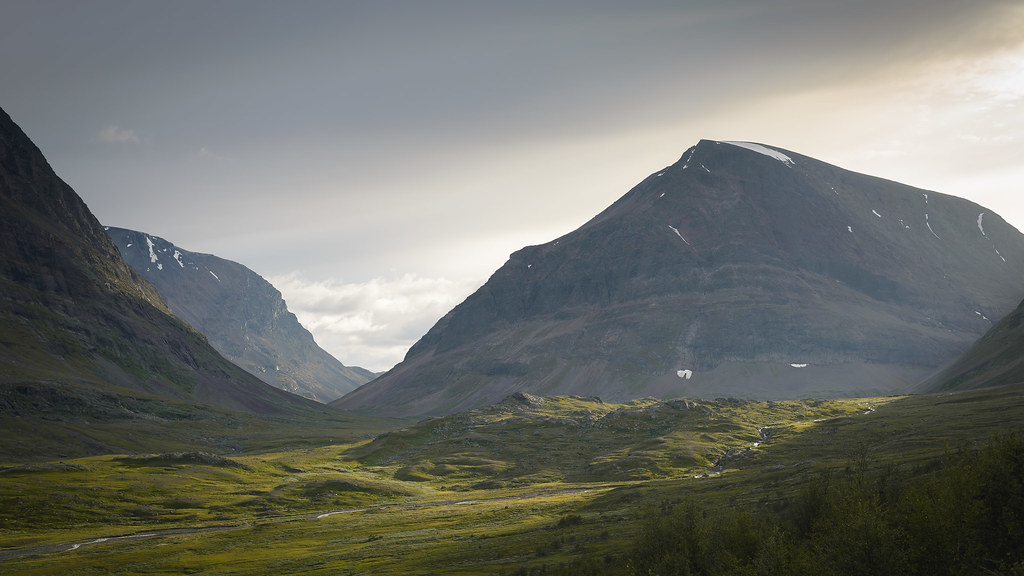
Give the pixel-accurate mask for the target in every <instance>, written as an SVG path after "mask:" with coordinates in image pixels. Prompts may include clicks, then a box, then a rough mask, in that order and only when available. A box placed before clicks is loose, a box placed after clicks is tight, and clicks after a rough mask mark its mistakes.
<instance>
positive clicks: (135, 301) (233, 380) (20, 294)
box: [0, 110, 322, 446]
mask: <svg viewBox="0 0 1024 576" xmlns="http://www.w3.org/2000/svg"><path fill="white" fill-rule="evenodd" d="M0 213H3V215H4V217H3V220H2V224H3V225H2V226H0V302H2V303H3V306H2V308H0V367H2V369H0V419H3V420H5V422H7V423H12V424H13V425H15V426H16V427H21V429H23V430H27V431H29V432H32V433H45V434H49V435H51V436H50V437H51V438H52V437H58V438H59V437H66V438H68V439H69V442H68V443H69V444H79V443H80V442H79V440H80V438H78V436H80V432H72V431H71V430H70V429H68V428H67V427H66V426H65V424H66V423H68V422H72V421H74V422H83V421H84V422H86V423H90V422H92V423H95V424H96V425H107V424H111V423H112V421H113V420H131V419H139V418H155V419H157V420H160V419H162V418H164V415H166V414H167V413H171V412H173V413H175V414H178V417H180V416H181V412H180V411H179V408H177V407H180V406H185V405H188V406H195V407H201V409H202V410H207V411H208V410H209V409H210V408H213V409H216V410H232V411H236V412H239V413H248V414H264V415H299V414H301V415H309V414H313V413H319V412H321V410H322V409H321V408H320V406H319V405H318V404H316V403H314V402H312V401H309V400H306V399H304V398H300V397H298V396H295V395H292V394H288V393H286V392H283V391H280V390H277V389H275V388H272V387H270V386H267V385H266V384H264V383H263V382H261V381H259V380H258V379H256V378H255V377H253V376H250V375H249V374H248V373H246V372H244V371H242V370H241V369H240V368H238V367H236V366H235V365H233V364H231V363H230V362H228V361H227V360H225V359H224V358H222V357H221V356H220V355H219V354H218V353H217V352H216V351H215V350H213V348H211V347H210V346H209V344H208V343H207V341H206V339H205V338H204V337H203V336H202V335H201V334H199V333H198V332H196V331H195V330H193V329H192V328H190V327H189V326H187V325H186V324H184V323H183V322H181V321H180V320H178V319H177V318H175V317H174V316H173V315H172V314H171V313H170V311H169V309H168V308H167V306H166V305H165V304H164V302H163V300H162V299H161V298H160V296H159V294H158V293H157V291H156V289H155V288H153V287H152V286H151V285H150V284H149V283H148V282H146V281H145V280H143V279H142V278H141V277H139V275H138V274H136V273H135V271H134V270H133V269H132V268H131V267H130V266H128V264H127V263H126V262H125V261H124V259H123V258H121V255H120V254H119V253H118V251H117V248H116V247H115V246H114V243H113V241H112V240H111V239H110V238H109V236H107V234H106V232H105V231H104V229H103V227H102V226H101V225H100V223H99V221H98V220H97V219H96V218H95V216H94V215H93V214H92V212H91V211H90V210H89V208H88V207H87V206H86V204H85V202H83V201H82V199H81V198H80V197H79V196H78V195H77V194H76V193H75V191H74V190H73V189H72V188H71V187H70V186H68V185H67V184H66V183H65V182H64V181H63V180H61V179H60V178H59V177H58V176H57V175H56V173H55V172H54V171H53V169H52V168H51V167H50V165H49V163H48V162H47V161H46V159H45V158H44V157H43V154H42V152H41V151H40V150H39V149H38V148H37V147H36V146H35V144H33V143H32V141H31V140H30V139H29V138H28V136H27V135H25V133H24V132H23V131H22V130H21V128H20V127H18V126H17V124H15V123H14V121H13V120H12V119H11V117H10V116H9V115H8V114H7V113H6V112H5V111H3V110H0ZM172 405H173V406H176V408H173V409H172V408H169V407H170V406H172ZM161 414H163V415H161ZM30 422H34V424H29V423H30ZM112 425H115V424H112ZM72 437H74V440H73V441H71V439H72ZM100 444H103V443H102V442H100V441H96V442H94V443H93V446H99V445H100ZM104 445H105V444H104Z"/></svg>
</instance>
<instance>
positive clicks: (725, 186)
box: [333, 140, 1024, 415]
mask: <svg viewBox="0 0 1024 576" xmlns="http://www.w3.org/2000/svg"><path fill="white" fill-rule="evenodd" d="M1022 281H1024V236H1022V235H1021V233H1020V232H1019V231H1018V230H1016V229H1015V228H1014V227H1013V226H1011V225H1009V224H1008V223H1006V222H1005V221H1004V220H1003V219H1002V218H1000V217H999V215H997V214H995V213H993V212H992V211H991V210H988V209H986V208H983V207H981V206H979V205H977V204H975V203H973V202H969V201H967V200H963V199H960V198H956V197H953V196H948V195H945V194H939V193H936V192H931V191H926V190H921V189H917V188H913V187H911V186H907V185H903V184H899V183H896V182H892V181H888V180H883V179H880V178H876V177H871V176H867V175H863V174H858V173H854V172H850V171H847V170H843V169H841V168H839V167H836V166H833V165H829V164H826V163H824V162H821V161H818V160H815V159H813V158H809V157H806V156H802V155H799V154H796V153H793V152H790V151H788V150H783V149H779V148H773V147H769V146H764V145H761V144H754V143H748V142H718V141H710V140H702V141H700V142H699V143H698V144H697V145H695V146H693V147H691V148H690V149H688V150H687V151H686V152H685V153H684V154H683V156H682V157H681V158H680V160H679V161H678V162H676V163H675V164H673V165H671V166H669V167H667V168H665V169H664V170H660V171H658V172H656V173H654V174H652V175H650V176H649V177H647V178H646V179H644V180H643V181H642V182H640V183H639V184H638V185H636V186H635V187H634V188H633V189H632V190H630V191H629V192H628V193H627V194H626V195H625V196H623V197H622V198H621V199H619V200H618V201H616V202H615V203H614V204H612V205H611V206H610V207H609V208H607V209H606V210H604V211H603V212H602V213H600V214H599V215H597V216H596V217H595V218H593V219H592V220H590V221H589V222H587V223H586V224H584V225H583V226H582V227H580V228H579V229H577V230H576V231H574V232H572V233H570V234H567V235H565V236H563V237H561V238H558V239H556V240H554V241H552V242H549V243H547V244H543V245H540V246H530V247H526V248H523V249H522V250H519V251H518V252H516V253H514V254H512V255H511V257H510V258H509V260H508V261H507V262H506V263H505V264H504V265H503V266H502V267H501V268H500V269H499V270H497V271H496V272H495V273H494V274H493V275H492V276H491V278H490V279H489V280H488V281H487V283H486V284H485V285H484V286H483V287H481V288H480V289H479V290H478V291H477V292H475V293H474V294H472V295H471V296H469V297H468V298H467V299H466V300H465V301H464V302H462V303H461V304H459V305H458V306H457V307H455V308H454V309H453V310H452V311H451V312H449V313H448V314H447V315H446V316H445V317H444V318H442V319H441V320H440V321H439V322H438V323H437V324H436V325H435V326H434V327H433V328H432V329H431V330H430V331H429V332H428V333H427V334H426V335H425V336H423V338H421V339H420V340H419V341H418V342H417V343H416V344H415V345H414V346H413V347H412V348H411V349H410V350H409V352H408V354H407V355H406V357H405V360H404V361H403V362H402V363H400V364H399V365H397V366H396V367H395V368H393V369H392V370H391V371H389V372H388V373H387V374H385V375H383V376H382V377H380V378H378V379H377V380H375V381H374V382H372V383H370V384H368V385H366V386H363V387H361V388H360V389H358V390H356V391H354V392H352V393H350V394H348V395H346V396H345V397H343V398H342V399H340V400H338V401H336V402H335V403H333V405H334V406H336V407H341V408H348V409H360V410H368V411H372V412H377V413H381V414H391V415H439V414H447V413H451V412H455V411H460V410H465V409H470V408H475V407H479V406H485V405H488V404H491V403H494V402H496V401H498V400H501V399H502V398H504V397H506V396H508V395H510V394H512V393H515V392H519V391H523V392H531V393H535V394H540V395H545V396H550V395H558V394H575V395H582V396H593V395H598V396H600V397H602V398H604V399H608V400H611V401H624V400H627V399H630V398H636V397H641V396H646V395H651V396H657V397H681V396H690V397H710V398H715V397H723V396H738V397H746V398H760V399H785V398H799V397H809V396H819V397H835V396H863V395H874V394H886V393H892V392H897V391H907V390H910V389H911V388H912V387H913V386H914V385H915V384H916V383H918V382H919V381H920V380H922V379H923V378H925V377H926V376H927V375H928V374H931V373H933V372H934V371H935V370H936V369H938V368H939V367H940V366H942V365H944V364H945V363H947V362H949V361H950V360H951V359H952V358H954V357H956V355H957V354H959V353H961V352H962V351H963V350H965V349H966V348H967V347H968V346H970V344H971V343H972V342H973V341H974V340H976V339H977V338H978V337H979V336H980V335H981V334H983V333H984V332H985V331H986V330H987V329H988V328H990V327H991V321H990V320H988V319H989V318H1000V317H1002V316H1003V315H1004V314H1006V313H1007V312H1009V311H1010V310H1012V309H1013V307H1014V305H1015V304H1016V303H1017V302H1019V301H1020V299H1021V297H1022V296H1024V282H1022Z"/></svg>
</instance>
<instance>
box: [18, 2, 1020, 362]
mask: <svg viewBox="0 0 1024 576" xmlns="http://www.w3.org/2000/svg"><path fill="white" fill-rule="evenodd" d="M3 12H4V15H3V18H2V19H0V74H2V76H0V77H2V78H3V82H0V107H3V108H4V109H5V110H6V111H7V112H8V113H9V114H10V115H11V116H12V118H13V119H14V120H15V122H17V123H19V125H21V127H22V128H23V129H24V130H25V131H26V133H27V134H28V135H29V136H30V137H31V138H32V139H33V140H34V141H35V142H36V144H37V145H38V146H39V147H40V148H41V149H42V150H43V153H44V154H45V155H46V156H47V158H48V160H49V161H50V163H51V164H52V165H53V167H54V169H55V170H56V171H57V173H58V174H59V175H60V176H61V177H63V178H64V179H65V180H66V181H68V183H70V184H71V186H72V187H73V188H74V189H75V190H76V191H77V192H78V193H79V194H80V195H81V196H82V197H83V198H84V199H85V201H86V203H87V204H88V205H89V207H90V209H92V211H93V212H94V213H95V214H96V215H97V217H98V218H99V219H100V221H101V222H102V223H103V224H108V225H113V226H123V227H126V228H132V229H136V230H141V231H144V232H146V233H149V234H154V235H158V236H160V237H163V238H167V239H168V240H169V241H171V242H174V243H175V244H177V245H179V246H182V247H184V248H185V249H188V250H192V251H196V252H205V253H211V254H216V255H217V256H220V257H222V258H228V259H231V260H235V261H238V262H241V263H242V264H245V265H246V266H248V267H250V268H252V269H253V270H255V271H256V272H258V273H259V274H261V275H263V276H264V277H266V278H268V279H269V280H271V282H273V283H274V284H275V285H276V286H277V287H278V288H279V289H280V290H281V291H282V293H283V294H284V296H285V299H286V300H287V301H288V304H289V308H290V309H291V310H292V311H293V312H295V313H296V315H297V316H299V318H300V321H302V322H303V324H304V325H305V326H306V327H307V328H308V329H310V331H311V332H313V334H314V336H315V337H316V339H317V341H318V342H319V343H320V344H321V345H322V346H323V347H324V348H326V349H327V350H328V351H330V352H331V353H332V354H334V355H335V356H337V357H338V359H339V360H341V361H342V362H344V363H346V364H350V365H358V366H364V367H366V368H370V369H372V370H384V369H387V368H389V367H390V366H391V365H393V364H394V363H396V362H398V361H399V360H401V358H402V357H403V356H404V354H405V352H406V350H407V349H408V347H409V346H410V345H411V344H412V343H413V342H415V340H416V339H418V338H419V337H420V336H421V335H422V334H423V333H424V332H425V331H426V330H427V329H428V328H429V327H430V326H431V325H432V324H433V323H434V322H436V321H437V319H439V318H440V317H441V316H442V315H443V314H444V313H446V312H447V311H448V310H449V309H451V307H452V306H454V305H455V304H457V303H458V302H460V301H461V300H462V299H464V298H465V297H466V296H467V295H468V294H469V293H470V292H471V291H472V290H474V289H475V288H476V287H478V286H480V285H481V284H482V283H483V282H484V281H485V280H486V279H487V277H488V276H489V275H490V274H491V273H492V272H493V271H494V270H496V269H497V268H498V267H499V266H501V265H502V264H503V263H504V262H505V260H506V259H507V258H508V255H509V254H510V253H511V252H513V251H515V250H517V249H519V248H521V247H523V246H525V245H529V244H540V243H544V242H548V241H550V240H552V239H554V238H557V237H559V236H561V235H563V234H565V233H568V232H570V231H572V230H573V229H575V228H576V227H578V226H580V225H581V224H583V223H584V222H586V221H587V220H589V219H590V218H591V217H592V216H594V215H595V214H597V213H598V212H600V211H601V210H603V209H604V208H605V207H607V206H608V205H609V204H611V203H612V202H614V201H615V200H616V199H618V198H619V197H620V196H622V195H623V194H624V193H625V192H627V191H628V190H629V189H630V188H631V187H632V186H633V185H635V184H636V183H638V182H640V181H641V180H643V179H644V178H645V177H646V176H648V175H649V174H654V173H657V172H658V171H660V170H661V169H663V168H664V167H665V166H667V165H669V164H672V163H674V162H675V161H677V160H678V159H679V158H680V156H681V155H682V154H683V152H684V151H685V150H686V149H687V148H688V147H690V146H692V145H693V144H695V143H696V142H697V141H698V140H700V139H702V138H706V139H718V140H722V141H732V142H759V143H762V144H763V145H764V146H766V147H768V148H766V149H765V150H772V149H773V147H777V148H780V149H786V150H792V151H793V152H797V153H800V154H805V155H808V156H811V157H815V158H819V159H821V160H824V161H826V162H830V163H832V164H836V165H838V166H841V167H844V168H848V169H851V170H856V171H859V172H864V173H867V174H872V175H875V176H880V177H884V178H889V179H892V180H897V181H900V182H904V183H906V184H911V185H914V186H919V187H921V188H925V189H929V190H936V191H939V192H944V193H948V194H954V195H957V196H962V197H965V198H969V199H971V200H974V201H975V202H978V203H979V204H981V205H983V206H984V207H985V209H986V212H994V213H997V214H999V215H1001V216H1002V217H1004V218H1005V219H1007V220H1008V221H1009V222H1011V223H1012V224H1014V225H1015V226H1017V227H1018V228H1024V193H1022V192H1024V190H1022V183H1024V163H1022V162H1021V161H1020V159H1021V158H1024V6H1021V5H1020V4H1019V3H1005V2H1001V1H998V0H979V1H977V2H970V3H967V2H962V1H959V0H865V1H863V2H858V3H850V2H840V1H839V0H826V1H821V0H813V1H812V0H765V1H759V2H730V3H714V2H710V3H709V2H690V1H688V0H684V1H681V2H660V1H657V0H640V1H638V2H633V3H630V4H628V5H626V4H619V5H616V4H615V3H604V2H592V1H587V2H583V1H575V0H570V1H568V2H558V3H551V2H540V1H534V0H524V1H522V2H515V3H492V2H467V1H464V0H436V1H432V2H409V1H400V0H381V1H379V2H354V1H353V2H349V1H346V0H339V1H330V2H320V1H317V0H310V1H308V2H303V3H301V4H299V5H298V6H293V5H292V4H288V3H280V2H272V1H262V0H245V1H243V0H222V1H219V2H212V3H211V2H202V1H196V0H180V1H175V2H157V1H150V0H140V1H120V0H97V1H95V2H87V3H85V2H78V1H72V0H45V1H41V0H9V1H8V2H5V5H4V10H3ZM762 153H763V152H762ZM690 169H700V167H699V166H696V165H695V166H690ZM704 169H705V170H706V169H707V168H706V167H704ZM924 224H925V225H927V222H925V223H924ZM917 225H920V224H917ZM848 231H849V232H853V230H852V229H848ZM666 233H668V231H667V230H666ZM680 236H682V234H680Z"/></svg>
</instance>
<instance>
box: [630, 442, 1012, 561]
mask: <svg viewBox="0 0 1024 576" xmlns="http://www.w3.org/2000/svg"><path fill="white" fill-rule="evenodd" d="M863 464H864V462H862V463H861V465H860V466H856V465H855V466H852V467H851V468H850V469H849V470H847V471H845V472H836V473H834V474H832V475H824V476H819V477H817V478H815V479H814V480H813V481H811V482H810V483H809V484H808V485H807V486H806V487H805V488H804V489H803V490H802V491H801V492H800V493H799V494H798V495H796V496H794V497H793V498H791V499H790V500H789V501H788V502H786V503H784V505H782V506H779V507H777V508H775V509H773V510H759V511H751V510H742V509H733V508H725V507H717V506H716V507H712V506H710V505H707V504H703V503H698V502H693V501H684V502H682V503H681V504H679V505H676V506H674V507H672V508H671V509H670V510H666V511H664V512H662V513H654V514H653V515H652V516H653V517H651V518H649V519H648V520H647V521H646V523H645V525H644V527H643V528H642V530H641V532H640V534H639V535H638V537H637V539H636V541H635V544H634V546H633V550H632V553H631V555H630V556H631V560H630V566H629V569H628V570H627V572H628V573H632V574H636V575H644V576H647V575H652V574H657V575H661V576H672V575H691V574H693V575H698V574H700V575H717V574H729V575H737V574H738V575H761V574H793V575H801V574H814V575H829V574H835V575H840V574H841V575H844V576H845V575H858V574H864V575H871V576H878V575H885V574H900V575H916V574H921V575H928V576H941V575H946V574H949V575H962V574H1012V575H1020V576H1024V437H1021V436H1019V435H1015V436H1003V437H998V438H994V439H993V440H991V441H989V442H988V443H986V444H985V445H984V446H982V447H981V448H978V449H968V448H964V449H961V450H959V451H956V452H953V453H951V454H949V455H947V456H946V458H945V459H944V460H943V461H942V462H941V463H940V465H938V466H936V467H933V469H932V470H928V471H921V470H918V471H915V472H913V473H911V472H906V471H896V470H892V469H890V470H887V471H885V472H881V473H879V472H875V473H871V472H869V471H868V468H867V466H865V465H863Z"/></svg>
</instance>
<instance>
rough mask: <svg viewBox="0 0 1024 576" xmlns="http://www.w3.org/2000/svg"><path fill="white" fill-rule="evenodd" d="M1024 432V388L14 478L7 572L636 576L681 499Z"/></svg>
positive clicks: (477, 423)
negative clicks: (643, 551)
mask: <svg viewBox="0 0 1024 576" xmlns="http://www.w3.org/2000/svg"><path fill="white" fill-rule="evenodd" d="M1022 425H1024V390H1022V389H1021V388H1019V387H1017V388H1002V389H994V390H985V391H977V392H969V393H963V394H957V395H945V396H910V397H902V398H876V399H857V400H840V401H821V402H818V401H802V402H773V403H771V402H742V401H734V400H720V401H715V402H693V401H691V402H688V403H687V402H683V403H679V402H676V403H670V402H657V401H653V400H643V401H637V402H633V403H628V404H621V405H610V404H604V403H600V402H599V401H597V400H592V399H590V400H588V399H581V398H546V399H536V398H520V399H518V400H516V399H513V400H510V401H508V402H505V403H502V404H499V405H496V406H494V407H492V408H489V409H485V410H480V411H475V412H471V413H466V414H460V415H454V416H450V417H446V418H441V419H432V420H427V421H424V422H421V423H420V424H417V425H415V426H411V427H409V428H406V429H404V430H401V431H395V432H392V433H390V434H387V435H384V436H381V437H378V438H377V439H376V440H374V441H372V442H371V441H363V442H355V443H342V444H333V443H330V442H324V443H323V444H322V445H319V446H311V445H308V444H306V445H302V446H301V447H298V448H289V449H276V448H275V449H273V451H263V452H259V453H248V454H242V455H224V456H213V455H208V454H201V453H190V452H185V453H166V454H159V455H149V456H113V455H110V456H96V457H89V458H79V459H69V460H64V461H62V462H48V463H36V464H30V465H24V466H8V467H6V468H4V469H3V470H0V562H2V564H0V572H3V573H10V574H52V573H62V574H94V573H111V572H114V573H121V574H165V573H166V574H172V573H173V574H183V573H203V574H252V573H278V574H283V573H288V574H387V573H392V574H438V573H444V574H502V573H506V574H513V573H516V572H519V571H523V570H534V571H541V570H545V569H548V570H550V571H552V572H557V571H558V570H559V569H560V570H563V571H568V570H569V567H572V566H575V567H577V568H579V567H580V566H583V565H584V564H585V565H586V566H590V567H591V568H592V570H591V572H593V573H597V572H596V571H597V569H598V568H599V567H612V568H617V569H621V568H623V567H625V566H626V563H627V561H628V556H629V554H630V550H631V543H632V542H633V539H634V537H635V535H636V534H637V532H638V530H640V529H641V528H640V527H641V526H642V525H643V522H644V519H645V518H647V517H649V516H650V515H651V514H652V513H656V511H657V510H658V509H659V507H664V506H665V505H666V503H671V502H678V501H679V500H680V499H683V498H694V499H697V500H699V501H701V502H705V503H707V504H708V505H709V506H712V507H713V506H730V507H737V506H740V507H743V506H751V507H752V506H771V505H773V503H778V502H782V501H784V500H785V499H786V498H787V497H788V496H791V495H793V494H795V493H797V492H799V491H800V490H801V489H803V488H804V487H806V486H807V484H808V483H809V482H811V481H813V479H814V478H815V477H817V476H819V475H820V474H821V473H823V472H827V471H829V470H841V469H849V468H850V467H858V468H860V469H882V468H885V467H890V468H891V467H902V468H906V469H910V468H915V467H918V468H919V467H924V466H927V465H928V463H929V462H932V461H935V460H937V459H940V458H942V457H943V455H944V454H948V452H949V450H951V449H953V448H954V447H957V446H962V445H965V444H970V443H972V442H978V441H983V440H986V439H988V438H990V437H991V436H992V435H994V434H996V433H1000V432H1004V431H1008V430H1010V431H1012V430H1014V429H1016V430H1019V429H1020V428H1021V427H1022ZM755 443H757V446H754V444H755ZM280 444H281V445H282V446H284V445H287V444H288V442H287V439H285V438H281V439H280ZM122 536H135V537H133V538H125V539H115V538H117V537H122ZM101 538H110V540H106V541H101V542H96V541H97V540H98V539H101ZM76 544H77V545H79V546H78V547H77V548H75V549H73V550H71V549H70V548H72V547H73V546H74V545H76ZM581 563H584V564H581ZM577 571H579V570H577Z"/></svg>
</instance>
